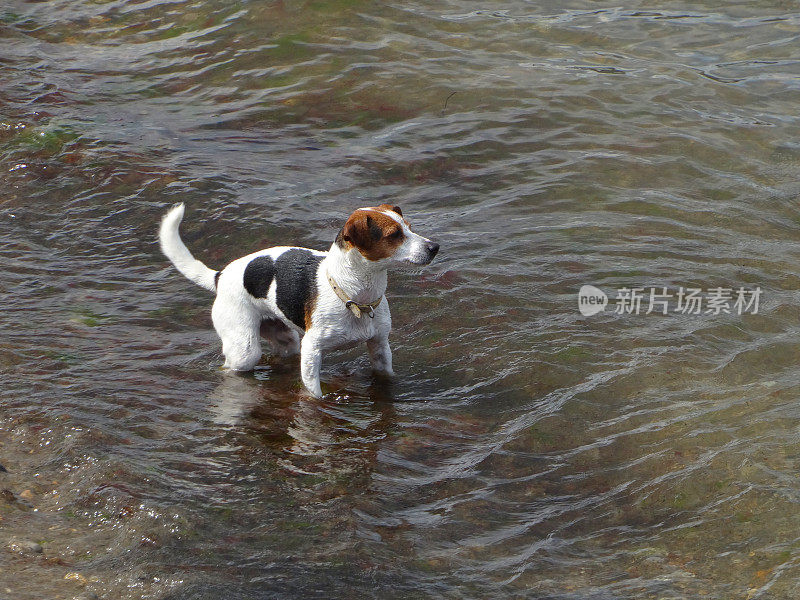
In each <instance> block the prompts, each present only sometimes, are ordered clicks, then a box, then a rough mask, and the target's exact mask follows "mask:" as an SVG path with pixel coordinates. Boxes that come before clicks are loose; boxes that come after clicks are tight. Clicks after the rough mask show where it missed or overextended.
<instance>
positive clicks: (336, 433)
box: [210, 361, 395, 478]
mask: <svg viewBox="0 0 800 600" xmlns="http://www.w3.org/2000/svg"><path fill="white" fill-rule="evenodd" d="M276 362H277V364H275V365H270V366H269V367H268V369H269V372H268V373H267V374H265V375H267V378H268V379H269V381H262V380H260V378H259V372H258V371H256V376H253V375H241V374H238V373H233V372H225V373H223V375H222V381H221V382H220V384H219V386H218V387H217V388H216V389H215V390H214V392H213V393H212V394H211V397H210V399H211V400H212V402H211V406H210V408H211V411H212V414H213V417H212V420H213V421H214V422H215V423H217V424H218V425H227V426H230V427H232V428H234V429H238V430H240V431H241V432H242V433H247V434H249V435H248V436H246V437H250V436H254V437H255V439H257V440H258V441H259V443H260V444H262V445H263V446H262V448H263V449H266V450H267V451H268V452H269V453H270V454H273V455H274V456H275V458H276V461H277V463H278V465H279V466H280V467H281V468H282V469H283V470H285V471H288V472H289V473H294V474H298V475H300V474H315V475H323V476H326V477H327V476H332V477H339V478H341V476H342V475H344V474H346V473H347V472H356V471H357V472H359V473H360V474H361V475H366V474H368V473H369V472H371V471H372V468H373V466H374V462H375V458H376V455H377V449H378V446H379V445H380V441H381V440H383V439H384V438H385V437H386V436H387V435H388V433H389V431H390V429H391V428H392V427H393V424H394V420H395V411H394V407H393V405H392V403H391V402H390V401H388V400H390V397H391V390H390V389H389V387H387V386H389V385H390V384H389V383H387V382H383V381H375V382H373V384H372V385H371V386H370V387H369V389H368V390H367V392H368V394H369V395H366V396H365V395H355V394H352V395H351V394H347V393H345V392H339V393H333V394H328V395H327V396H325V397H323V398H314V397H311V396H309V395H308V394H307V393H304V391H302V390H301V389H299V387H298V386H297V385H296V383H295V380H296V369H295V368H294V366H293V365H292V364H290V363H289V362H287V363H286V364H285V365H281V362H282V361H280V362H278V361H276ZM254 442H255V440H254V439H253V438H250V442H249V443H250V444H252V443H254ZM249 450H250V451H253V450H256V449H255V448H249Z"/></svg>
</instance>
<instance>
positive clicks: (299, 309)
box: [275, 248, 325, 329]
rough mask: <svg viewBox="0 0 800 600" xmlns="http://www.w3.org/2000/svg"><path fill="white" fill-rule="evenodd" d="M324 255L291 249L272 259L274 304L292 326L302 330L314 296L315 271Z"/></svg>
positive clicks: (315, 294)
mask: <svg viewBox="0 0 800 600" xmlns="http://www.w3.org/2000/svg"><path fill="white" fill-rule="evenodd" d="M323 258H325V257H324V256H320V255H318V254H314V253H313V252H311V251H310V250H302V249H300V248H293V249H291V250H287V251H286V252H284V253H283V254H281V255H280V256H279V257H278V258H277V259H276V260H275V276H276V279H277V281H278V283H277V284H276V286H277V287H276V289H275V302H276V304H277V305H278V308H280V309H281V311H283V314H284V315H286V317H287V318H288V319H289V320H290V321H291V322H292V323H294V324H295V325H297V326H298V327H300V328H302V329H305V328H306V322H305V315H306V308H307V307H309V306H310V305H311V303H312V302H314V301H315V300H316V297H317V268H318V267H319V263H320V262H322V259H323Z"/></svg>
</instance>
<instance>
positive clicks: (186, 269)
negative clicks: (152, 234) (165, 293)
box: [158, 203, 217, 292]
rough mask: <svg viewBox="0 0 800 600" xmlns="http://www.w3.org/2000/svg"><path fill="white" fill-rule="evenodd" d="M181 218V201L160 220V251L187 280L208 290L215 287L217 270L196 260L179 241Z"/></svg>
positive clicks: (213, 289) (214, 289)
mask: <svg viewBox="0 0 800 600" xmlns="http://www.w3.org/2000/svg"><path fill="white" fill-rule="evenodd" d="M182 219H183V203H181V204H176V205H175V206H173V207H172V208H171V209H170V210H169V212H168V213H167V214H166V215H164V218H163V219H162V220H161V227H160V229H159V230H158V240H159V242H160V243H161V251H162V252H163V253H164V254H165V255H166V256H167V258H168V259H170V260H171V261H172V264H173V265H175V267H176V268H177V269H178V271H180V272H181V273H182V274H183V275H184V276H185V277H187V278H188V279H189V280H191V281H194V282H195V283H196V284H197V285H199V286H200V287H204V288H206V289H207V290H209V291H212V292H213V291H216V289H217V282H216V277H217V271H214V270H213V269H209V268H208V267H207V266H205V265H204V264H203V263H201V262H200V261H199V260H197V259H196V258H195V257H194V256H192V253H191V252H189V249H188V248H187V247H186V246H185V245H184V243H183V241H181V236H180V233H178V226H179V225H180V224H181V220H182Z"/></svg>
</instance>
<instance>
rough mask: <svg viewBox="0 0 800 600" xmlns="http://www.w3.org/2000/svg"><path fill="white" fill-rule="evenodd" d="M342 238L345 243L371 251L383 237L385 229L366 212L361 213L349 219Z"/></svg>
mask: <svg viewBox="0 0 800 600" xmlns="http://www.w3.org/2000/svg"><path fill="white" fill-rule="evenodd" d="M341 236H342V241H343V242H345V243H347V244H351V245H353V246H355V247H356V248H360V249H361V250H369V248H370V247H371V246H372V245H373V244H374V243H375V242H377V241H378V240H379V239H381V237H383V229H382V228H381V227H380V225H378V223H376V222H375V219H373V218H372V217H371V216H369V214H367V213H366V211H360V212H356V213H354V214H353V215H352V216H351V217H350V218H349V219H347V223H345V224H344V228H343V229H342V232H341Z"/></svg>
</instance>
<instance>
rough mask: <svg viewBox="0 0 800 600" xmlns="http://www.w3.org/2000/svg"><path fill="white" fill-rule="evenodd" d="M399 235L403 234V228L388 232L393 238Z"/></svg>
mask: <svg viewBox="0 0 800 600" xmlns="http://www.w3.org/2000/svg"><path fill="white" fill-rule="evenodd" d="M401 235H403V230H402V229H395V230H394V231H393V232H392V233H390V234H389V237H390V238H392V239H393V240H396V239H397V238H399V237H400V236H401Z"/></svg>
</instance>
